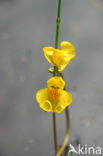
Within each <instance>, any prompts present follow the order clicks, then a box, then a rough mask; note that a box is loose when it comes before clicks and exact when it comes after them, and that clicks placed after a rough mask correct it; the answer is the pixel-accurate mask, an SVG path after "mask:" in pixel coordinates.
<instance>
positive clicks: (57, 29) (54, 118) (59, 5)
mask: <svg viewBox="0 0 103 156" xmlns="http://www.w3.org/2000/svg"><path fill="white" fill-rule="evenodd" d="M60 11H61V0H59V1H58V14H57V20H56V38H55V48H56V49H57V48H58V43H59V25H60ZM56 72H57V67H56V66H54V72H53V76H56ZM53 132H54V146H55V151H56V152H57V150H58V143H57V134H56V115H55V112H53Z"/></svg>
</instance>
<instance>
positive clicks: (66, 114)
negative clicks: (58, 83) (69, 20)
mask: <svg viewBox="0 0 103 156" xmlns="http://www.w3.org/2000/svg"><path fill="white" fill-rule="evenodd" d="M60 13H61V0H59V2H58V15H57V20H56V39H55V48H56V49H58V43H59V27H60ZM56 73H58V69H57V67H56V66H54V71H53V76H56ZM62 77H63V75H62ZM65 117H66V126H67V128H66V135H65V139H64V142H63V144H62V146H61V147H60V148H59V147H58V143H57V133H56V114H55V112H53V132H54V146H55V151H56V153H57V154H56V155H57V156H61V155H62V153H63V151H64V150H65V148H66V146H67V144H68V140H69V134H70V117H69V110H68V108H66V109H65Z"/></svg>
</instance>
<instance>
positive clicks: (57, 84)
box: [36, 41, 76, 113]
mask: <svg viewBox="0 0 103 156" xmlns="http://www.w3.org/2000/svg"><path fill="white" fill-rule="evenodd" d="M43 50H44V55H45V57H46V59H47V60H48V62H49V63H51V64H52V65H53V66H57V67H58V71H62V70H63V69H64V68H65V67H66V66H67V64H68V63H69V62H70V61H71V60H72V59H74V58H75V56H76V53H75V48H74V46H73V45H72V44H71V43H69V42H66V41H63V42H61V44H60V50H59V49H54V48H53V47H44V48H43ZM64 87H65V82H64V80H63V79H62V77H60V76H54V77H52V78H51V79H49V80H48V81H47V88H44V89H40V90H39V91H38V92H37V93H36V99H37V102H38V103H39V105H40V107H41V108H42V109H43V110H44V111H47V112H57V113H61V112H62V111H63V110H64V109H65V108H66V107H67V106H68V105H70V104H71V102H72V95H71V94H70V93H69V92H67V91H65V90H64Z"/></svg>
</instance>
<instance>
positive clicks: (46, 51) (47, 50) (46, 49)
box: [43, 47, 55, 66]
mask: <svg viewBox="0 0 103 156" xmlns="http://www.w3.org/2000/svg"><path fill="white" fill-rule="evenodd" d="M43 51H44V56H45V57H46V59H47V61H48V62H49V63H51V64H52V65H53V66H55V64H54V63H53V59H52V56H53V53H54V48H52V47H44V48H43Z"/></svg>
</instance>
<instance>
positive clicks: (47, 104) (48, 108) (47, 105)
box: [40, 100, 52, 112]
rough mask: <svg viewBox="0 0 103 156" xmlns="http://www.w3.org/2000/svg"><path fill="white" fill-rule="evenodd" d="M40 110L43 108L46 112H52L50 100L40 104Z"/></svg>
mask: <svg viewBox="0 0 103 156" xmlns="http://www.w3.org/2000/svg"><path fill="white" fill-rule="evenodd" d="M40 108H42V109H43V110H44V111H46V112H51V111H52V105H51V102H50V101H49V100H46V101H44V102H42V103H41V104H40Z"/></svg>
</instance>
